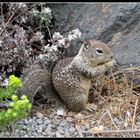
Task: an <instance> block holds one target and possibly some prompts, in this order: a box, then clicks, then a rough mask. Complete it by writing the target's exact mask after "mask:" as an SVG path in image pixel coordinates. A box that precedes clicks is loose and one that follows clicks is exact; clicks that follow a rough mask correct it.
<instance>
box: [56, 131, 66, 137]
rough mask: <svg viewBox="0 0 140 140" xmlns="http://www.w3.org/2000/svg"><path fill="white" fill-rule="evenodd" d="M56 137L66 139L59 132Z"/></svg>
mask: <svg viewBox="0 0 140 140" xmlns="http://www.w3.org/2000/svg"><path fill="white" fill-rule="evenodd" d="M56 137H64V136H63V135H61V134H60V133H59V132H56Z"/></svg>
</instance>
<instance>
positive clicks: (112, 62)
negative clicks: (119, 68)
mask: <svg viewBox="0 0 140 140" xmlns="http://www.w3.org/2000/svg"><path fill="white" fill-rule="evenodd" d="M115 64H116V61H115V60H114V59H113V60H112V61H109V62H108V63H107V64H106V66H107V67H109V68H111V67H113V66H114V65H115Z"/></svg>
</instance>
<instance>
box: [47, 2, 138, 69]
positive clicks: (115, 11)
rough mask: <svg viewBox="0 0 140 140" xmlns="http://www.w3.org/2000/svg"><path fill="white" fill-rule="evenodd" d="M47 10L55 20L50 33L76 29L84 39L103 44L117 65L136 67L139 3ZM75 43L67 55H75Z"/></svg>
mask: <svg viewBox="0 0 140 140" xmlns="http://www.w3.org/2000/svg"><path fill="white" fill-rule="evenodd" d="M49 7H50V8H51V10H52V13H53V15H54V17H55V19H56V21H55V26H54V27H55V28H54V31H59V32H61V33H62V34H64V33H66V32H68V31H71V30H73V29H75V28H78V29H80V30H81V32H82V33H83V34H84V39H89V38H95V39H99V40H101V41H103V42H105V43H107V44H108V45H109V46H110V48H111V49H112V50H113V53H114V54H115V59H116V60H117V62H118V64H120V66H122V65H123V67H125V66H127V67H128V66H130V64H132V65H136V66H139V65H140V61H139V60H140V47H139V41H140V39H139V36H140V30H139V26H140V3H125V4H124V3H90V4H88V3H80V4H79V3H78V4H70V3H68V4H67V3H65V4H49ZM79 44H80V43H79V42H77V43H76V44H75V45H71V47H70V49H69V50H70V51H69V55H75V54H76V53H77V52H78V50H79V48H80V46H81V45H79ZM75 46H76V47H75Z"/></svg>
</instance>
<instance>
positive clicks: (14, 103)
mask: <svg viewBox="0 0 140 140" xmlns="http://www.w3.org/2000/svg"><path fill="white" fill-rule="evenodd" d="M21 86H22V81H21V80H20V79H19V78H18V77H15V76H14V75H11V76H10V77H9V79H8V86H7V87H6V88H5V89H2V88H1V89H0V103H3V101H4V100H6V99H11V102H10V103H9V104H8V109H7V110H4V109H3V110H1V111H0V127H4V126H9V125H11V124H13V123H14V122H16V121H17V120H20V119H22V118H24V117H26V116H27V115H28V112H29V111H30V109H31V103H30V101H29V100H28V99H27V96H25V95H23V96H22V97H21V98H20V99H19V98H18V96H17V95H15V93H16V90H17V89H18V88H20V87H21Z"/></svg>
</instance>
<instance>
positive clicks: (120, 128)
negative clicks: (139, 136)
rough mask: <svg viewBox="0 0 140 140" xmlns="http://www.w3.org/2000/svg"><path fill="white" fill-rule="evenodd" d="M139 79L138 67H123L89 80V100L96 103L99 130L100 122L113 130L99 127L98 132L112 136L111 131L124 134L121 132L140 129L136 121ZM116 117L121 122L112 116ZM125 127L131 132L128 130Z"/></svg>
mask: <svg viewBox="0 0 140 140" xmlns="http://www.w3.org/2000/svg"><path fill="white" fill-rule="evenodd" d="M139 82H140V67H136V68H134V67H133V68H128V69H124V70H122V71H118V72H114V73H111V75H110V76H105V75H102V76H100V77H98V78H97V79H96V80H92V88H91V90H90V94H89V101H90V102H93V103H95V104H96V105H97V106H98V110H97V112H96V113H95V116H94V118H95V120H97V122H98V129H99V127H100V126H101V125H103V126H104V128H111V129H112V131H105V130H104V131H103V130H102V131H100V132H97V134H102V136H107V135H108V134H109V136H114V135H113V134H114V133H115V134H118V133H119V132H120V134H121V136H123V137H125V136H126V135H125V134H126V133H125V134H124V132H127V133H128V132H129V135H130V132H132V135H130V136H134V135H133V134H134V132H140V130H137V126H136V124H135V123H136V116H137V115H139V114H140V83H139ZM115 117H116V118H117V119H118V120H120V122H122V123H121V124H119V125H117V124H116V123H115V122H114V119H113V118H115ZM127 128H130V129H131V131H130V130H129V131H127V130H126V129H127ZM98 129H97V130H98ZM135 129H136V130H135ZM101 132H102V133H101ZM110 132H112V133H110ZM94 133H96V131H94ZM129 135H128V136H129Z"/></svg>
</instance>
